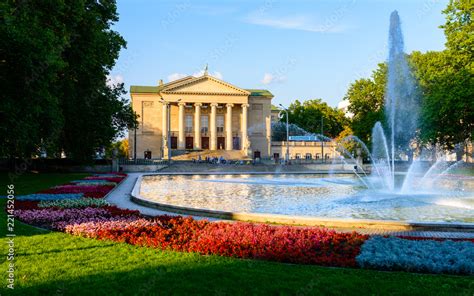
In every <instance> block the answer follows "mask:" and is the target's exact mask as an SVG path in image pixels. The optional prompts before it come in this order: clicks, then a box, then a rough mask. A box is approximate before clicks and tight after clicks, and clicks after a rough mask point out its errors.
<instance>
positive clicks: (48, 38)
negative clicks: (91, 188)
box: [0, 0, 136, 160]
mask: <svg viewBox="0 0 474 296" xmlns="http://www.w3.org/2000/svg"><path fill="white" fill-rule="evenodd" d="M0 8H1V11H2V12H1V13H2V16H3V17H2V20H1V23H0V34H1V35H2V39H1V40H2V41H1V46H0V54H1V59H0V63H1V64H0V65H1V72H0V73H1V79H0V80H1V85H2V94H1V96H2V97H1V98H2V104H1V107H0V114H1V116H0V128H1V132H2V138H3V141H2V143H0V154H1V156H7V157H31V156H33V155H35V154H38V152H39V150H40V149H44V150H47V151H48V152H49V154H50V155H57V154H58V153H59V152H60V151H64V152H65V153H66V155H68V156H69V157H72V158H75V159H78V160H86V159H89V158H91V157H92V156H93V154H94V151H95V149H97V148H100V147H105V146H106V145H108V144H109V143H110V142H111V141H112V140H113V139H114V138H115V137H116V136H119V135H120V134H121V133H122V132H123V131H124V129H125V128H126V127H127V126H133V125H134V124H136V118H135V115H134V113H133V111H132V110H131V108H130V105H129V104H128V102H127V101H126V100H125V99H124V98H123V94H124V93H125V91H124V89H123V85H115V86H111V85H108V84H107V76H108V74H109V73H110V71H111V69H112V67H113V66H114V65H115V61H116V60H117V58H118V55H119V52H120V50H121V49H122V48H124V47H125V45H126V42H125V40H124V39H123V38H122V37H121V36H120V35H119V34H118V33H117V32H115V31H113V30H112V29H111V26H112V25H113V24H114V23H115V22H116V21H118V15H117V12H116V4H115V1H100V2H99V1H92V0H79V1H71V2H64V1H59V0H51V1H41V2H37V1H3V2H2V3H1V4H0Z"/></svg>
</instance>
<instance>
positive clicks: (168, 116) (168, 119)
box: [160, 98, 181, 163]
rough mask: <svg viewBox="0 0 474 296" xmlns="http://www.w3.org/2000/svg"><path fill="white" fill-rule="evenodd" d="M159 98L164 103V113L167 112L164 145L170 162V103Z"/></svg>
mask: <svg viewBox="0 0 474 296" xmlns="http://www.w3.org/2000/svg"><path fill="white" fill-rule="evenodd" d="M160 100H161V101H162V102H163V103H164V104H165V105H166V113H167V118H166V129H167V133H166V134H167V136H166V146H167V148H168V162H169V163H171V105H170V104H169V103H170V102H167V101H165V100H163V98H160ZM180 101H181V99H179V100H177V101H176V103H178V102H180Z"/></svg>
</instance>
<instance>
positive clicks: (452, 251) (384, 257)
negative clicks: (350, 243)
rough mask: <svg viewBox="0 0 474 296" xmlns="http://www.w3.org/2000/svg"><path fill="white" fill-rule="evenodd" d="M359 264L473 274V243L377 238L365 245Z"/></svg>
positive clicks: (358, 259)
mask: <svg viewBox="0 0 474 296" xmlns="http://www.w3.org/2000/svg"><path fill="white" fill-rule="evenodd" d="M357 263H358V264H359V265H360V266H361V267H365V268H376V269H383V270H404V271H414V272H430V273H454V274H474V243H472V242H470V241H456V242H455V241H451V240H442V241H439V240H426V239H424V240H411V239H410V240H407V239H401V238H396V237H388V238H384V237H379V236H376V237H373V238H371V239H369V240H367V242H366V243H365V244H364V245H363V246H362V250H361V253H360V255H359V256H357Z"/></svg>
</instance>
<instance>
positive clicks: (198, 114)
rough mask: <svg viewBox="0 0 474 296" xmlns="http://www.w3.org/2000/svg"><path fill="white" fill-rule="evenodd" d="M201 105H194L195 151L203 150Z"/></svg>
mask: <svg viewBox="0 0 474 296" xmlns="http://www.w3.org/2000/svg"><path fill="white" fill-rule="evenodd" d="M201 106H202V104H201V103H196V104H194V107H195V112H194V149H201Z"/></svg>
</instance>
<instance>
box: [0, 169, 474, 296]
mask: <svg viewBox="0 0 474 296" xmlns="http://www.w3.org/2000/svg"><path fill="white" fill-rule="evenodd" d="M78 177H79V176H78V175H77V174H76V175H53V174H49V175H24V176H22V177H20V178H19V179H18V182H15V184H16V185H17V187H18V189H19V190H20V189H21V190H24V191H20V192H22V194H27V193H33V192H34V191H37V190H39V189H44V188H47V187H50V186H53V185H56V184H60V183H64V182H67V181H68V180H72V179H77V178H78ZM22 178H23V179H22ZM39 180H41V181H39ZM43 185H44V186H43ZM2 186H4V184H3V183H2ZM23 186H25V188H30V189H29V190H33V189H34V191H28V190H26V189H23V188H20V187H23ZM4 203H5V202H4V200H2V206H3V205H4ZM0 219H1V220H2V221H6V217H5V214H4V213H3V211H2V212H1V214H0ZM4 224H5V223H2V226H3V225H4ZM15 230H16V231H15V232H16V235H17V236H16V237H15V251H16V261H15V265H16V272H15V278H16V283H15V290H13V291H11V290H6V289H5V288H4V287H5V279H2V286H1V287H2V288H1V289H3V290H0V293H1V294H2V295H4V293H5V292H8V294H11V295H51V294H53V295H154V294H156V295H158V294H159V295H164V294H165V295H166V294H180V295H188V294H193V295H196V294H201V295H209V294H215V295H234V294H236V295H248V294H283V295H294V294H298V295H311V294H323V295H326V294H327V295H345V294H350V295H367V294H372V295H385V294H389V295H434V294H435V295H473V293H474V281H473V277H461V276H447V275H427V274H412V273H404V272H381V271H373V270H360V269H344V268H327V267H318V266H304V265H292V264H282V263H272V262H264V261H255V260H241V259H235V258H226V257H219V256H202V255H198V254H193V253H178V252H170V251H160V250H156V249H149V248H144V247H137V246H131V245H127V244H122V243H114V242H108V241H97V240H92V239H85V238H80V237H74V236H70V235H67V234H64V233H59V232H49V231H45V230H41V229H37V228H34V227H31V226H28V225H24V224H22V223H20V222H16V224H15ZM0 234H1V236H0V244H1V246H2V252H4V253H3V254H5V253H6V246H7V244H6V241H7V239H6V238H5V228H4V227H2V228H1V233H0ZM0 268H1V269H2V272H1V274H2V275H3V277H4V275H5V274H6V273H5V272H4V270H6V269H7V261H6V257H5V256H2V257H1V259H0Z"/></svg>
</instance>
